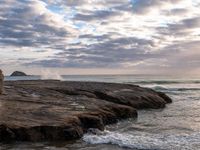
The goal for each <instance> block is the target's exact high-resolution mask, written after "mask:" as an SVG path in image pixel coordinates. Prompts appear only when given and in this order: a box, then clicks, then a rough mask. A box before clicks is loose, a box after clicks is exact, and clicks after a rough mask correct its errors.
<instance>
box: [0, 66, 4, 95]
mask: <svg viewBox="0 0 200 150" xmlns="http://www.w3.org/2000/svg"><path fill="white" fill-rule="evenodd" d="M3 92H4V75H3V72H2V70H1V69H0V94H3Z"/></svg>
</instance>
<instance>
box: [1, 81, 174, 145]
mask: <svg viewBox="0 0 200 150" xmlns="http://www.w3.org/2000/svg"><path fill="white" fill-rule="evenodd" d="M170 102H172V100H171V99H170V98H169V97H168V96H167V95H165V94H164V93H161V92H156V91H154V90H152V89H148V88H142V87H139V86H136V85H130V84H116V83H98V82H69V81H57V80H37V81H7V82H5V94H3V95H0V142H10V141H56V140H72V139H78V138H80V137H82V136H83V134H84V133H85V132H87V130H88V129H89V128H97V129H100V130H103V129H104V127H105V125H108V124H112V123H116V122H117V121H118V120H120V119H125V118H130V117H133V118H134V117H137V109H148V108H152V109H158V108H164V107H165V105H166V104H167V103H170Z"/></svg>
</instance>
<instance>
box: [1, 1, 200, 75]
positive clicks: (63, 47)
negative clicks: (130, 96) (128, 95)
mask: <svg viewBox="0 0 200 150" xmlns="http://www.w3.org/2000/svg"><path fill="white" fill-rule="evenodd" d="M0 68H1V69H3V71H4V73H5V74H10V73H11V72H13V71H15V70H20V71H24V72H26V73H28V74H43V73H44V72H51V73H59V74H156V75H160V74H177V75H178V74H181V75H200V1H199V0H0Z"/></svg>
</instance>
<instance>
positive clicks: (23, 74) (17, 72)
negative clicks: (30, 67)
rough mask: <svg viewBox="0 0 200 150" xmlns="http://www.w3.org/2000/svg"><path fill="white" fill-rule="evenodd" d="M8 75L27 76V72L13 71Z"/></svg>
mask: <svg viewBox="0 0 200 150" xmlns="http://www.w3.org/2000/svg"><path fill="white" fill-rule="evenodd" d="M10 76H27V74H26V73H24V72H21V71H14V72H13V73H12V74H11V75H10Z"/></svg>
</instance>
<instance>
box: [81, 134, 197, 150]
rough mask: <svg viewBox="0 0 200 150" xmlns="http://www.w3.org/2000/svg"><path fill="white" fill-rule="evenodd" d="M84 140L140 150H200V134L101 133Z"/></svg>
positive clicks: (90, 142) (85, 137)
mask: <svg viewBox="0 0 200 150" xmlns="http://www.w3.org/2000/svg"><path fill="white" fill-rule="evenodd" d="M83 140H84V141H85V142H87V143H89V144H113V145H118V146H120V147H124V148H131V149H139V150H147V149H149V150H168V149H170V150H176V149H181V150H199V149H198V146H199V141H200V133H196V134H183V135H159V134H150V133H140V134H136V133H135V134H134V133H131V134H127V133H119V132H110V131H104V132H101V133H100V134H99V131H98V132H97V133H96V134H94V133H91V132H90V133H87V134H85V135H84V137H83Z"/></svg>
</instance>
